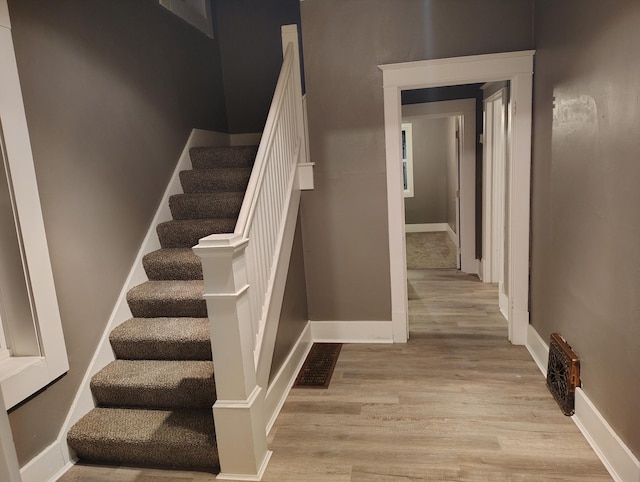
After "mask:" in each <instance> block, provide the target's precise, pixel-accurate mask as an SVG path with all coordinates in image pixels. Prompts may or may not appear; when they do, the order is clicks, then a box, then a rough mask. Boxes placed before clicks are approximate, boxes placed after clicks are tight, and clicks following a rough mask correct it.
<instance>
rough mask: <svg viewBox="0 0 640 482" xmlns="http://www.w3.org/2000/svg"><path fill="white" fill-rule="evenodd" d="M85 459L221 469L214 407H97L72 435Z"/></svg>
mask: <svg viewBox="0 0 640 482" xmlns="http://www.w3.org/2000/svg"><path fill="white" fill-rule="evenodd" d="M67 440H68V442H69V445H70V446H71V448H72V449H73V450H74V451H75V452H76V454H77V455H78V457H79V458H80V459H81V460H83V461H93V462H100V463H106V464H109V465H133V466H140V465H141V466H158V467H167V468H184V469H198V468H200V469H208V470H218V468H219V462H218V450H217V447H216V441H215V432H214V427H213V414H212V411H211V408H209V409H198V410H195V409H191V410H141V409H122V408H95V409H93V410H91V411H90V412H89V413H88V414H87V415H85V416H84V417H83V418H82V419H81V420H80V421H79V422H78V423H76V424H75V425H74V426H73V427H72V428H71V430H69V434H68V436H67Z"/></svg>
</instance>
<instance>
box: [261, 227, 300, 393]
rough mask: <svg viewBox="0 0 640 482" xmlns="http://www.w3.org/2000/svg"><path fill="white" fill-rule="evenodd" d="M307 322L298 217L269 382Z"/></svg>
mask: <svg viewBox="0 0 640 482" xmlns="http://www.w3.org/2000/svg"><path fill="white" fill-rule="evenodd" d="M308 321H309V314H308V312H307V285H306V283H305V273H304V252H303V248H302V227H301V224H300V216H299V215H298V224H297V225H296V233H295V238H294V239H293V248H292V250H291V261H290V263H289V272H288V273H287V284H286V286H285V290H284V299H283V301H282V311H281V313H280V324H279V325H278V334H277V336H276V344H275V349H274V352H273V362H272V363H271V373H270V375H269V381H270V382H271V380H272V379H273V377H274V376H275V375H276V374H277V373H278V370H280V368H281V367H282V365H283V364H284V362H285V360H286V359H287V357H288V356H289V353H290V352H291V349H292V348H293V347H294V345H295V343H296V341H298V338H299V337H300V335H301V334H302V331H303V330H304V327H305V326H306V325H307V322H308Z"/></svg>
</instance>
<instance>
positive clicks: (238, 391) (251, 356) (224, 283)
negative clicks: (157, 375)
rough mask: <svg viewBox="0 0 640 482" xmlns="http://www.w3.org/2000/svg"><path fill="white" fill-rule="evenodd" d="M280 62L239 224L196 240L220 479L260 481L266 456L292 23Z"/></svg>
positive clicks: (302, 170) (299, 131)
mask: <svg viewBox="0 0 640 482" xmlns="http://www.w3.org/2000/svg"><path fill="white" fill-rule="evenodd" d="M282 43H283V52H284V60H283V64H282V69H281V71H280V77H279V79H278V83H277V85H276V90H275V93H274V97H273V101H272V104H271V109H270V111H269V115H268V117H267V121H266V124H265V129H264V132H263V135H262V139H261V142H260V146H259V148H258V154H257V156H256V161H255V164H254V167H253V171H252V174H251V178H250V180H249V185H248V187H247V191H246V194H245V198H244V201H243V205H242V208H241V210H240V215H239V218H238V222H237V224H236V228H235V230H234V232H233V233H231V234H215V235H211V236H207V237H205V238H203V239H201V240H200V242H199V244H198V245H197V246H195V247H194V251H195V252H196V254H197V255H198V256H200V258H201V260H202V269H203V275H204V297H205V299H206V301H207V310H208V314H209V322H210V330H211V346H212V349H213V357H214V364H215V379H216V392H217V398H218V400H217V401H216V403H215V404H214V406H213V413H214V419H215V425H216V438H217V445H218V453H219V456H220V468H221V472H220V474H219V475H218V478H220V479H229V480H260V478H261V476H262V474H263V472H264V470H265V469H266V465H267V463H268V461H269V457H270V456H271V452H269V451H268V450H267V443H266V414H265V404H264V400H265V389H266V388H267V387H266V384H267V382H268V371H269V368H270V365H271V359H272V357H273V349H274V343H275V335H276V333H277V324H278V319H279V315H280V307H281V304H282V296H283V293H284V282H283V281H282V279H283V277H282V272H283V271H284V272H285V277H286V267H287V265H288V262H289V257H290V252H291V243H292V237H293V234H292V233H293V230H292V228H291V225H292V220H293V226H295V219H296V216H297V212H298V205H299V199H300V190H301V189H311V188H312V187H313V178H312V164H310V163H308V162H307V149H306V142H305V133H306V131H305V129H306V126H305V121H304V117H303V107H302V91H301V83H300V56H299V46H298V33H297V27H296V25H286V26H283V27H282Z"/></svg>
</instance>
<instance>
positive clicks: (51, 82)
mask: <svg viewBox="0 0 640 482" xmlns="http://www.w3.org/2000/svg"><path fill="white" fill-rule="evenodd" d="M9 8H10V13H11V23H12V27H13V38H14V43H15V51H16V57H17V62H18V71H19V75H20V80H21V84H22V92H23V97H24V103H25V109H26V115H27V122H28V125H29V130H30V135H31V144H32V147H33V157H34V164H35V169H36V175H37V180H38V186H39V191H40V197H41V200H42V210H43V215H44V222H45V228H46V231H47V238H48V243H49V250H50V253H51V261H52V267H53V274H54V279H55V283H56V289H57V295H58V300H59V304H60V311H61V316H62V324H63V330H64V336H65V342H66V345H67V349H68V354H69V364H70V369H69V372H68V373H67V374H66V375H65V376H64V377H63V378H62V379H60V380H58V381H57V382H55V383H53V384H52V385H50V386H49V387H48V388H46V389H45V390H44V391H42V392H40V393H39V394H37V395H36V396H34V397H33V398H31V399H30V400H28V401H26V402H25V403H24V404H22V405H20V406H18V407H17V408H15V409H14V410H12V412H11V413H10V422H11V426H12V430H13V436H14V439H15V444H16V449H17V452H18V457H19V459H20V464H21V465H24V464H25V463H26V462H28V461H29V460H30V459H32V458H33V457H34V456H36V455H38V454H39V453H40V452H41V451H42V450H43V449H45V448H46V447H47V446H49V445H50V444H51V443H52V442H54V440H55V439H56V437H57V435H58V432H59V430H60V427H61V426H62V424H63V422H64V420H65V417H66V416H67V413H68V411H69V408H70V405H71V403H72V401H73V398H74V396H75V394H76V391H77V389H78V387H79V385H80V382H81V379H82V377H83V376H84V374H85V371H86V369H87V367H88V364H89V361H90V359H91V357H92V355H93V353H94V350H95V348H96V346H97V344H98V341H99V339H100V337H101V335H102V333H103V331H104V329H105V326H106V323H107V321H108V320H109V316H110V314H111V311H112V310H113V307H114V306H115V302H116V300H117V298H118V295H119V294H120V290H121V289H122V286H123V285H124V282H125V279H126V276H127V275H128V272H129V270H130V268H131V264H132V262H133V260H134V259H135V256H136V254H137V251H138V249H139V248H140V244H141V242H142V239H143V236H144V235H145V234H146V231H147V229H148V227H149V223H150V222H151V219H152V217H153V215H154V213H155V211H156V208H157V206H158V203H159V201H160V199H161V197H162V194H163V192H164V190H165V188H166V185H167V183H168V181H169V178H170V176H171V174H172V172H173V169H174V168H175V165H176V162H177V160H178V156H179V155H180V152H181V150H182V148H183V146H184V143H185V141H186V139H187V137H188V135H189V132H190V131H191V129H192V128H193V127H199V128H205V129H212V130H218V131H224V130H225V129H226V117H225V112H224V98H223V92H222V79H221V75H220V67H219V62H220V60H219V54H218V47H217V44H216V42H215V41H213V40H211V39H209V38H208V37H206V36H205V35H203V34H202V33H200V32H199V31H198V30H196V29H194V28H193V27H191V26H189V25H188V24H187V23H186V22H184V21H182V20H180V19H179V18H177V17H175V16H173V15H172V14H171V13H169V12H168V11H167V10H165V9H164V8H162V7H161V6H160V5H159V4H158V2H157V0H144V1H136V2H111V1H93V2H79V1H77V0H60V1H56V2H42V1H38V0H10V1H9Z"/></svg>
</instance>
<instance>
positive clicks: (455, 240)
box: [445, 223, 460, 248]
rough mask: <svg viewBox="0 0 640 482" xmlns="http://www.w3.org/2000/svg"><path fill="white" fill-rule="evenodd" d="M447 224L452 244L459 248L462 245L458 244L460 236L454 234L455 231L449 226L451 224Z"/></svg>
mask: <svg viewBox="0 0 640 482" xmlns="http://www.w3.org/2000/svg"><path fill="white" fill-rule="evenodd" d="M445 224H446V226H447V234H448V235H449V238H450V239H451V242H452V243H453V244H454V246H456V247H458V248H459V247H460V245H459V244H458V235H457V234H456V233H454V232H453V229H451V226H449V223H445Z"/></svg>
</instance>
